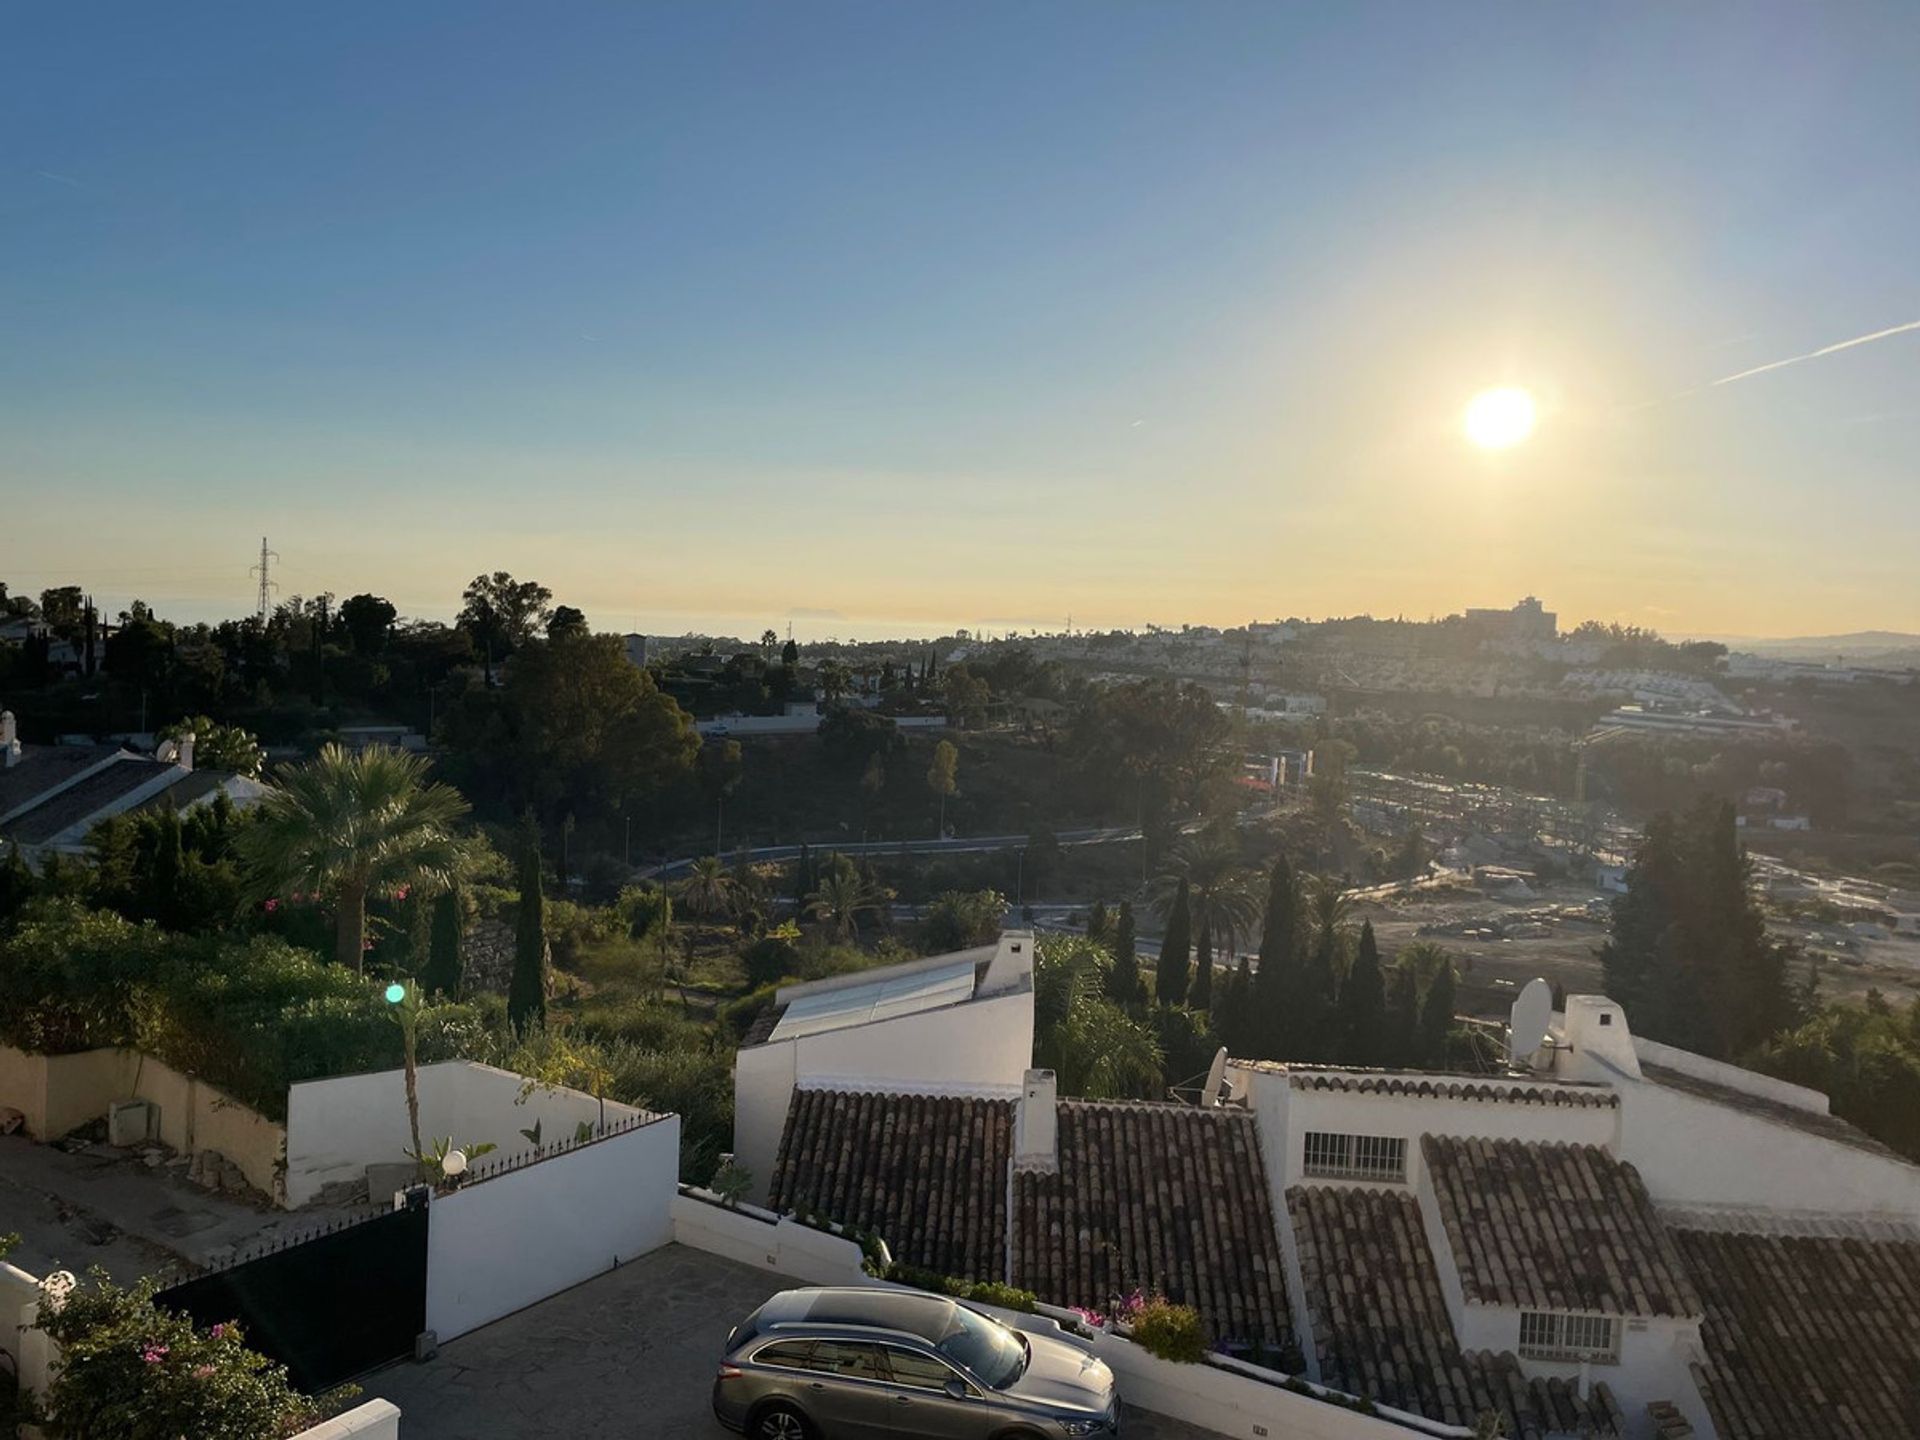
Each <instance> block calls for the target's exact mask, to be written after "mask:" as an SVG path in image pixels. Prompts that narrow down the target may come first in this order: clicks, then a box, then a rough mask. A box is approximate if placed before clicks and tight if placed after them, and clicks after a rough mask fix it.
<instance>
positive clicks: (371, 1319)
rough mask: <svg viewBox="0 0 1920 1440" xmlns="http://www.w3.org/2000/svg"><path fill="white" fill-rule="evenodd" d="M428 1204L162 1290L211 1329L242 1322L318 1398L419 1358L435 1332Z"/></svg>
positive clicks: (255, 1343)
mask: <svg viewBox="0 0 1920 1440" xmlns="http://www.w3.org/2000/svg"><path fill="white" fill-rule="evenodd" d="M427 1215H428V1209H427V1207H426V1206H424V1205H423V1206H421V1207H420V1208H418V1209H414V1210H395V1211H392V1212H390V1213H387V1214H381V1215H375V1216H373V1217H372V1218H370V1219H367V1220H362V1221H359V1222H357V1223H355V1224H352V1225H348V1226H345V1227H344V1228H342V1229H338V1230H330V1231H324V1232H322V1233H320V1234H317V1235H314V1236H311V1237H309V1238H307V1239H303V1240H299V1241H296V1242H288V1243H283V1244H282V1245H280V1246H279V1247H277V1248H273V1249H270V1250H268V1251H266V1252H265V1253H263V1254H259V1255H256V1256H254V1257H252V1258H251V1259H247V1260H243V1261H241V1262H240V1263H239V1264H236V1265H233V1266H231V1267H229V1268H228V1269H225V1270H216V1271H213V1272H211V1273H209V1274H205V1275H199V1276H196V1277H194V1278H193V1279H191V1280H187V1281H183V1282H182V1283H180V1284H178V1285H174V1286H171V1287H169V1288H168V1289H166V1290H162V1291H161V1292H160V1293H159V1294H158V1295H156V1296H154V1303H155V1304H157V1305H162V1306H165V1307H166V1308H167V1309H169V1310H175V1311H179V1312H181V1313H183V1314H186V1315H188V1316H191V1317H192V1319H193V1323H194V1324H196V1325H198V1326H201V1327H202V1328H204V1327H206V1326H209V1325H215V1324H219V1323H221V1322H223V1321H231V1320H238V1321H239V1322H240V1324H241V1326H242V1327H243V1328H244V1331H245V1334H246V1337H247V1344H248V1346H249V1347H250V1348H252V1349H255V1350H258V1351H259V1352H260V1353H261V1354H263V1355H265V1356H267V1357H268V1358H270V1359H273V1360H277V1361H279V1362H280V1363H281V1364H282V1365H285V1366H286V1367H287V1372H288V1375H289V1377H290V1378H291V1379H292V1381H293V1383H294V1385H295V1386H296V1387H297V1388H298V1389H300V1390H302V1391H304V1392H305V1393H306V1394H309V1395H313V1394H317V1393H319V1392H320V1391H322V1390H325V1389H328V1388H329V1387H331V1386H334V1385H338V1384H339V1383H340V1382H341V1381H343V1380H350V1379H352V1378H353V1377H354V1376H356V1375H360V1374H364V1373H365V1372H366V1371H368V1370H371V1369H373V1368H374V1367H375V1366H376V1365H384V1364H386V1363H387V1362H388V1361H390V1360H398V1359H402V1358H404V1357H406V1356H410V1355H412V1354H413V1342H414V1338H415V1337H416V1336H418V1335H419V1334H420V1332H421V1331H422V1330H425V1329H426V1328H427Z"/></svg>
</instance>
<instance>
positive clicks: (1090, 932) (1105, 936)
mask: <svg viewBox="0 0 1920 1440" xmlns="http://www.w3.org/2000/svg"><path fill="white" fill-rule="evenodd" d="M1112 930H1113V917H1112V916H1111V915H1109V914H1108V913H1107V902H1106V901H1104V900H1096V901H1094V902H1093V909H1091V910H1089V911H1088V912H1087V938H1088V939H1089V940H1091V941H1093V943H1094V944H1096V945H1105V944H1107V943H1108V942H1109V941H1110V940H1112V939H1113V935H1112V933H1111V932H1112Z"/></svg>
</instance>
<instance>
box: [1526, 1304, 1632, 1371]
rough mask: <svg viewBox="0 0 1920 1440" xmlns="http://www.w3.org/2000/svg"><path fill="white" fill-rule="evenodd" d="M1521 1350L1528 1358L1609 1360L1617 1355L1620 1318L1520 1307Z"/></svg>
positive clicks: (1608, 1361)
mask: <svg viewBox="0 0 1920 1440" xmlns="http://www.w3.org/2000/svg"><path fill="white" fill-rule="evenodd" d="M1520 1354H1521V1355H1522V1356H1523V1357H1525V1358H1526V1359H1529V1360H1598V1361H1600V1362H1602V1363H1603V1364H1611V1363H1613V1362H1614V1361H1616V1360H1618V1359H1619V1358H1620V1322H1619V1321H1618V1320H1616V1319H1615V1318H1614V1317H1613V1316H1611V1315H1554V1314H1548V1313H1546V1312H1544V1311H1538V1310H1523V1311H1522V1312H1521V1313H1520Z"/></svg>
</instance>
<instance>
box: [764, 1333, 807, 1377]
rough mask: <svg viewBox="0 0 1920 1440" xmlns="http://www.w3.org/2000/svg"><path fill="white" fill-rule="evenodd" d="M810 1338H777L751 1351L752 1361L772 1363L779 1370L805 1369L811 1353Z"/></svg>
mask: <svg viewBox="0 0 1920 1440" xmlns="http://www.w3.org/2000/svg"><path fill="white" fill-rule="evenodd" d="M812 1351H813V1342H812V1341H811V1340H778V1341H775V1342H774V1343H773V1344H771V1345H762V1346H761V1347H760V1348H759V1349H758V1350H756V1351H754V1352H753V1363H754V1364H756V1365H772V1366H774V1367H775V1368H776V1369H780V1370H805V1369H806V1368H807V1365H808V1357H809V1356H810V1355H811V1354H812Z"/></svg>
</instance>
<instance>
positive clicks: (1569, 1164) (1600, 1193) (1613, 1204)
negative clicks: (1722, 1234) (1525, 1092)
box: [1420, 1135, 1700, 1316]
mask: <svg viewBox="0 0 1920 1440" xmlns="http://www.w3.org/2000/svg"><path fill="white" fill-rule="evenodd" d="M1420 1149H1421V1153H1422V1154H1423V1155H1424V1156H1425V1157H1426V1162H1427V1169H1428V1173H1429V1175H1430V1177H1431V1179H1432V1181H1433V1190H1434V1196H1435V1199H1436V1201H1437V1202H1438V1205H1439V1211H1440V1216H1439V1218H1440V1221H1441V1223H1442V1224H1443V1225H1444V1226H1445V1227H1446V1233H1447V1240H1448V1243H1449V1244H1450V1245H1451V1246H1452V1248H1453V1260H1454V1264H1455V1265H1456V1266H1457V1267H1458V1269H1459V1271H1460V1283H1461V1286H1462V1288H1463V1289H1464V1291H1465V1293H1466V1298H1467V1300H1468V1301H1469V1303H1479V1304H1485V1305H1517V1306H1521V1307H1523V1308H1525V1309H1537V1310H1585V1311H1594V1312H1598V1313H1601V1314H1607V1315H1673V1316H1696V1315H1698V1314H1699V1313H1700V1300H1699V1297H1698V1296H1697V1295H1696V1294H1695V1293H1694V1289H1693V1285H1692V1282H1691V1281H1690V1280H1689V1279H1688V1277H1687V1271H1686V1269H1685V1267H1684V1266H1683V1265H1682V1264H1681V1262H1680V1257H1679V1254H1678V1252H1676V1250H1675V1249H1674V1245H1673V1241H1672V1240H1671V1239H1670V1238H1669V1237H1668V1235H1667V1231H1666V1227H1665V1226H1664V1225H1663V1224H1662V1223H1661V1221H1660V1217H1659V1215H1658V1214H1657V1213H1656V1212H1655V1210H1654V1208H1653V1201H1652V1199H1651V1198H1650V1197H1649V1196H1648V1194H1647V1187H1646V1186H1645V1185H1644V1184H1643V1183H1641V1180H1640V1172H1639V1171H1637V1170H1635V1169H1634V1168H1633V1166H1631V1165H1627V1164H1623V1163H1622V1162H1620V1161H1618V1160H1616V1159H1614V1158H1613V1157H1612V1156H1611V1155H1609V1154H1608V1153H1607V1152H1606V1151H1605V1150H1602V1149H1601V1148H1600V1147H1599V1146H1597V1145H1543V1144H1525V1143H1522V1142H1521V1141H1518V1140H1480V1139H1457V1138H1454V1137H1450V1136H1441V1135H1423V1136H1421V1138H1420Z"/></svg>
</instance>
